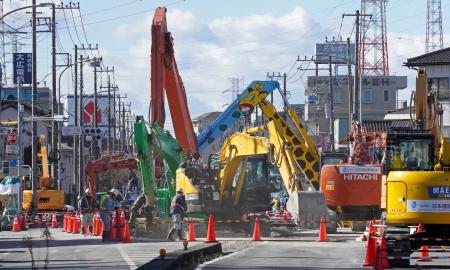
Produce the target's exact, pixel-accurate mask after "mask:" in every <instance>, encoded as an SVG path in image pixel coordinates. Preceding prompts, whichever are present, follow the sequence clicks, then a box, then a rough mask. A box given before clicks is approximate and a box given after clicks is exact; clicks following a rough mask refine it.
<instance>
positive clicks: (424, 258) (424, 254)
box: [416, 224, 433, 262]
mask: <svg viewBox="0 0 450 270" xmlns="http://www.w3.org/2000/svg"><path fill="white" fill-rule="evenodd" d="M416 232H417V233H421V232H423V227H422V224H419V226H417V231H416ZM417 261H418V262H432V261H433V260H432V259H431V258H430V254H429V253H428V246H421V247H420V258H419V259H417Z"/></svg>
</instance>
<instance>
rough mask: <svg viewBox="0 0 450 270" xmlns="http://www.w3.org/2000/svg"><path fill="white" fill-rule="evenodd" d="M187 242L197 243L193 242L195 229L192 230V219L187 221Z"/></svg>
mask: <svg viewBox="0 0 450 270" xmlns="http://www.w3.org/2000/svg"><path fill="white" fill-rule="evenodd" d="M188 241H189V242H192V241H197V240H195V229H194V222H192V219H189V232H188Z"/></svg>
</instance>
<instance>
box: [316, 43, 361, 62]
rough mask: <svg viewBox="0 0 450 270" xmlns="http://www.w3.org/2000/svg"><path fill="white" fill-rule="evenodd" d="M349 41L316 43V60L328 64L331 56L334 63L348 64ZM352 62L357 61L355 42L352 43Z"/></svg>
mask: <svg viewBox="0 0 450 270" xmlns="http://www.w3.org/2000/svg"><path fill="white" fill-rule="evenodd" d="M347 53H348V50H347V42H327V43H316V62H317V63H319V64H328V62H329V57H330V56H331V62H332V63H334V64H347ZM350 59H351V63H352V64H353V63H355V44H354V43H351V44H350Z"/></svg>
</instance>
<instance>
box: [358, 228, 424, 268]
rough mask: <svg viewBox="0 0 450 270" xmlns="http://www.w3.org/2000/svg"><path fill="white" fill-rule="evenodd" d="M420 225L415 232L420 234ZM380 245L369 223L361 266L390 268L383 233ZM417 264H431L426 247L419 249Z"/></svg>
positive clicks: (374, 230)
mask: <svg viewBox="0 0 450 270" xmlns="http://www.w3.org/2000/svg"><path fill="white" fill-rule="evenodd" d="M422 231H423V229H422V225H421V224H419V226H418V227H417V232H418V233H420V232H422ZM381 235H382V236H381V243H380V244H379V245H378V242H377V239H376V237H377V235H376V229H375V228H374V224H373V223H372V222H371V224H370V226H369V239H368V241H367V249H366V256H365V259H364V262H363V264H362V266H373V267H374V268H373V269H375V270H383V269H385V268H390V266H389V262H388V259H387V251H386V249H387V245H386V239H385V236H384V234H383V233H381ZM417 261H418V262H431V261H432V259H431V258H430V255H429V250H428V246H427V245H425V246H421V247H420V258H419V259H417Z"/></svg>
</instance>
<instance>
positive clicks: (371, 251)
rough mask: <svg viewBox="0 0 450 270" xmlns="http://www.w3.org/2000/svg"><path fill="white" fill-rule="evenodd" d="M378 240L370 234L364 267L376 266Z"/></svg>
mask: <svg viewBox="0 0 450 270" xmlns="http://www.w3.org/2000/svg"><path fill="white" fill-rule="evenodd" d="M376 249H377V240H376V239H375V235H374V234H373V233H372V234H369V239H368V240H367V249H366V257H365V258H364V262H363V263H362V266H373V265H374V264H375V255H376V254H375V252H376V251H377V250H376Z"/></svg>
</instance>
